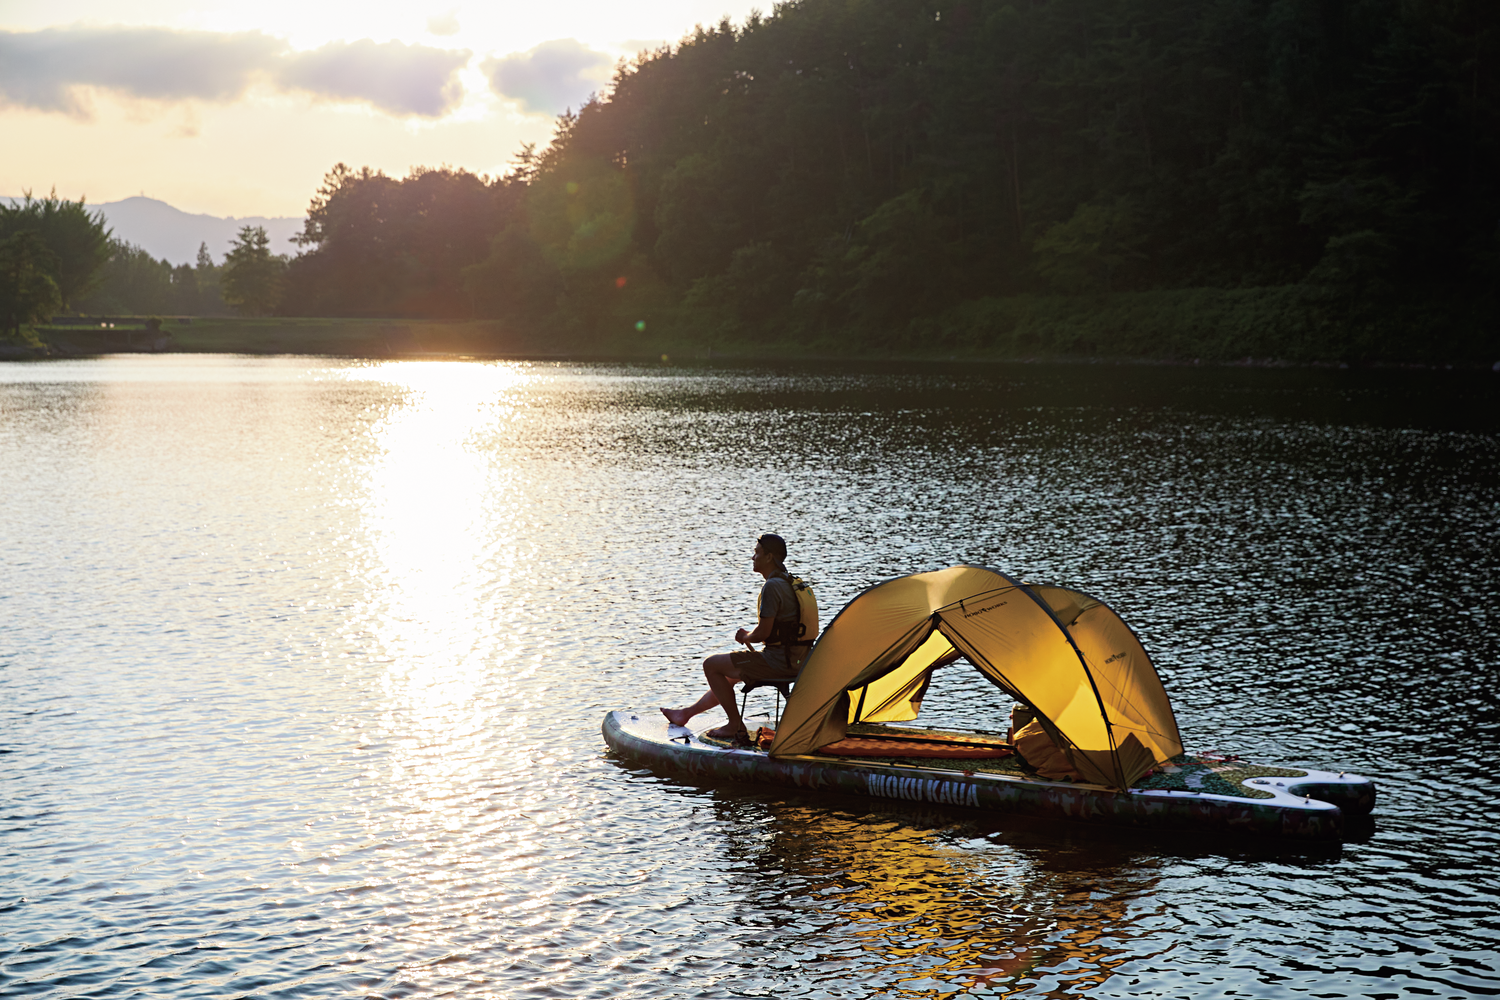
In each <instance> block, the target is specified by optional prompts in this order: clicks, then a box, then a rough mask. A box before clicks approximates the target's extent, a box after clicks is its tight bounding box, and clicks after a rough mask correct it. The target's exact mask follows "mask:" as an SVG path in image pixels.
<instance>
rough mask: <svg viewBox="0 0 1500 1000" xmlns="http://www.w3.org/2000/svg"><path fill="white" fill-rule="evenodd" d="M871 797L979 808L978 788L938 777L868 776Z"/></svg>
mask: <svg viewBox="0 0 1500 1000" xmlns="http://www.w3.org/2000/svg"><path fill="white" fill-rule="evenodd" d="M866 777H867V779H868V782H869V789H870V794H871V795H878V796H880V797H881V798H883V799H909V800H911V801H913V802H936V803H939V804H942V805H950V806H978V805H979V789H978V787H976V786H974V785H970V784H967V783H965V782H962V781H943V780H941V779H937V778H902V777H899V776H897V775H893V774H871V775H867V776H866Z"/></svg>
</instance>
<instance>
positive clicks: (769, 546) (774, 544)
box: [756, 533, 786, 562]
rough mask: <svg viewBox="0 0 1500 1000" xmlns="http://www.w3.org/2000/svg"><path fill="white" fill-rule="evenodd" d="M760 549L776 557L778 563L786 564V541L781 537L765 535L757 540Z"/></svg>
mask: <svg viewBox="0 0 1500 1000" xmlns="http://www.w3.org/2000/svg"><path fill="white" fill-rule="evenodd" d="M756 541H757V542H759V543H760V547H761V548H762V549H763V550H764V551H766V552H768V553H770V554H771V555H773V556H775V557H776V558H777V560H778V561H780V562H786V539H785V538H782V537H781V536H780V535H772V534H769V533H767V534H764V535H761V536H760V537H759V538H757V539H756Z"/></svg>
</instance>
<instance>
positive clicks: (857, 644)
mask: <svg viewBox="0 0 1500 1000" xmlns="http://www.w3.org/2000/svg"><path fill="white" fill-rule="evenodd" d="M959 657H963V658H964V659H967V660H968V661H969V662H970V663H972V664H973V665H974V666H975V667H976V668H978V670H979V672H980V673H982V674H984V676H985V677H987V678H988V679H989V680H990V681H991V682H993V683H994V684H995V685H997V686H998V687H1000V688H1001V689H1002V690H1004V691H1006V692H1008V693H1009V694H1010V695H1011V696H1012V697H1014V698H1015V699H1016V700H1017V701H1020V702H1023V703H1025V704H1027V705H1030V706H1031V707H1032V708H1033V709H1034V710H1035V712H1036V715H1037V718H1038V719H1039V720H1041V724H1042V726H1043V727H1044V728H1045V729H1046V730H1047V733H1048V735H1050V736H1051V737H1052V740H1053V742H1055V743H1056V744H1057V745H1058V746H1060V747H1062V748H1063V749H1064V750H1065V751H1066V753H1067V754H1068V757H1069V758H1070V759H1071V761H1072V762H1073V766H1074V767H1075V768H1076V769H1077V770H1078V771H1079V772H1080V773H1081V774H1082V775H1083V776H1084V777H1085V778H1087V779H1088V780H1089V781H1091V782H1095V783H1097V784H1101V785H1107V786H1110V787H1112V788H1121V789H1124V788H1128V787H1130V786H1131V784H1132V783H1133V782H1134V781H1135V780H1136V779H1137V778H1139V777H1140V776H1141V775H1142V774H1144V773H1145V772H1146V771H1148V770H1150V769H1151V767H1152V766H1153V765H1154V764H1156V763H1159V762H1164V761H1166V760H1167V759H1168V758H1170V757H1173V756H1176V755H1177V754H1179V753H1181V752H1182V740H1181V737H1180V736H1179V735H1178V732H1177V720H1176V718H1175V717H1174V716H1173V714H1172V705H1171V702H1170V701H1169V700H1168V698H1167V693H1166V690H1165V689H1164V688H1163V687H1162V683H1161V679H1160V678H1159V677H1158V676H1157V674H1156V668H1155V667H1154V666H1152V664H1151V659H1150V657H1148V656H1147V655H1146V651H1145V649H1144V648H1143V647H1142V646H1141V643H1140V640H1139V639H1137V638H1136V636H1135V633H1134V632H1132V631H1131V630H1130V628H1129V626H1127V625H1126V624H1125V623H1124V622H1123V621H1121V620H1120V617H1119V616H1118V615H1116V614H1115V613H1114V612H1113V611H1111V610H1110V609H1109V608H1108V607H1106V606H1105V605H1104V604H1102V603H1100V602H1099V601H1097V600H1095V599H1093V598H1092V597H1088V596H1087V595H1084V594H1080V593H1077V592H1076V591H1072V590H1066V589H1064V588H1062V587H1051V586H1044V585H1037V584H1022V583H1019V582H1017V581H1016V580H1012V579H1011V578H1010V577H1008V576H1006V575H1005V574H1003V573H999V572H997V571H995V570H992V569H987V568H985V567H983V566H954V567H951V568H949V569H944V570H937V571H935V572H931V573H917V574H914V575H912V576H903V577H899V578H897V579H895V580H888V581H886V582H885V583H881V584H877V585H875V586H874V587H871V588H870V589H869V590H866V591H865V592H864V593H862V594H860V595H859V596H858V597H856V598H855V599H854V600H852V601H850V602H849V604H848V605H846V606H845V607H844V609H843V610H842V611H840V612H839V614H838V616H837V617H835V618H834V620H833V621H832V622H831V623H830V624H829V625H828V628H827V629H825V630H824V632H823V634H822V636H821V637H820V638H819V639H818V643H817V645H816V646H814V647H813V650H812V653H811V654H810V655H809V657H808V659H807V663H806V664H805V665H804V666H803V668H802V673H801V676H800V677H799V678H798V680H797V684H796V687H795V688H794V689H793V690H792V695H791V698H790V699H789V700H788V702H787V706H786V711H785V713H784V714H783V716H782V718H781V722H780V725H779V726H778V727H777V732H776V739H775V741H774V742H773V743H772V744H771V755H772V756H773V757H775V756H787V755H792V754H804V753H811V752H814V751H816V750H817V749H818V748H819V747H822V746H827V745H828V744H830V743H833V742H836V741H838V740H840V739H842V738H843V737H844V734H845V732H846V730H847V727H848V725H850V724H851V723H856V722H858V723H871V722H898V721H904V720H908V719H914V718H916V717H917V713H918V711H919V710H920V707H921V700H922V696H923V694H924V693H925V691H926V689H927V684H928V681H929V679H930V677H931V674H932V671H933V670H934V669H936V668H937V667H940V666H944V665H946V664H949V663H953V662H954V661H955V660H957V659H958V658H959Z"/></svg>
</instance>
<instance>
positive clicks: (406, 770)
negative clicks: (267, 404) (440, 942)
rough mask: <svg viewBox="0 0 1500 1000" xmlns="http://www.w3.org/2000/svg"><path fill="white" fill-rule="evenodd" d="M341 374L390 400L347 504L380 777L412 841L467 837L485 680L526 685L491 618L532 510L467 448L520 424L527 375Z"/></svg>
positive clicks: (491, 464)
mask: <svg viewBox="0 0 1500 1000" xmlns="http://www.w3.org/2000/svg"><path fill="white" fill-rule="evenodd" d="M343 377H345V378H348V379H350V380H359V381H371V382H378V383H381V384H384V385H389V386H393V387H395V388H396V390H397V392H398V393H399V397H398V400H399V401H398V403H397V405H394V406H392V407H391V408H390V410H389V411H388V412H387V413H386V414H385V416H384V417H383V418H382V419H381V420H379V421H378V422H377V423H376V424H375V425H374V426H373V427H372V430H371V433H372V435H373V442H374V445H375V447H374V449H373V453H372V458H371V461H370V464H369V468H368V470H367V472H366V475H365V476H364V481H363V482H364V489H363V490H362V491H361V492H362V496H360V497H359V498H357V500H356V502H358V503H359V504H360V505H361V506H362V508H363V510H362V520H363V522H364V525H365V528H366V536H367V538H368V539H369V547H368V551H367V552H366V553H364V562H365V568H364V573H365V574H366V576H367V577H368V580H369V583H370V586H369V588H368V593H369V595H370V597H369V599H368V600H367V602H366V603H365V605H364V606H363V607H361V608H359V609H357V611H358V613H357V614H356V615H355V616H354V621H353V622H352V623H351V624H352V626H353V627H355V628H357V629H359V630H360V631H361V632H362V633H364V637H365V639H366V642H367V643H368V646H369V649H370V653H371V655H372V656H374V657H376V658H378V659H379V660H380V661H381V662H382V663H383V664H384V672H383V675H382V677H381V685H382V688H383V694H384V698H385V702H386V705H385V708H384V711H383V713H382V714H381V725H382V728H383V729H384V736H385V738H386V740H387V741H388V742H389V744H390V747H389V754H388V765H387V768H386V773H385V774H384V775H383V776H382V780H383V783H384V784H385V786H386V788H387V790H388V793H389V794H390V796H391V797H392V798H393V799H396V800H399V801H400V805H399V806H398V811H400V812H403V813H404V814H405V817H406V818H405V819H404V820H402V821H400V822H401V825H402V826H403V827H404V828H405V830H406V832H407V833H408V834H420V832H421V831H424V830H437V829H442V830H447V831H455V830H460V829H466V828H468V829H472V827H473V825H474V822H475V813H476V811H478V810H481V809H482V808H483V807H484V803H483V801H482V797H481V789H482V788H483V787H484V785H485V774H486V770H485V769H486V766H487V764H486V760H485V757H484V750H485V746H486V745H487V742H488V737H487V732H488V730H489V727H490V726H491V725H492V724H493V723H494V721H495V720H494V719H493V718H492V715H493V712H494V711H495V706H496V704H497V703H499V702H500V701H503V694H504V692H503V691H497V690H495V685H494V683H493V678H495V677H496V676H497V675H499V674H501V673H504V674H505V675H506V676H507V678H508V681H509V683H511V684H513V683H514V682H515V681H516V680H518V679H520V678H521V677H523V676H524V675H525V672H524V671H512V670H509V669H506V667H507V664H508V663H510V661H513V660H515V659H516V658H517V657H518V644H517V641H516V638H515V636H514V635H513V634H512V633H511V632H510V631H509V630H507V629H506V628H505V624H504V622H503V621H502V620H499V616H498V615H497V614H496V609H497V608H503V607H506V606H507V603H508V597H507V594H508V591H509V590H510V589H511V587H512V582H513V581H514V579H515V577H516V574H517V572H518V561H519V560H518V555H517V550H516V548H515V546H514V545H511V544H508V541H509V538H510V537H511V536H512V535H513V533H514V531H513V522H514V519H515V518H516V517H518V516H524V513H525V510H526V507H527V500H526V496H525V483H524V481H523V479H522V477H520V476H518V475H517V474H516V473H515V471H514V470H513V469H511V468H509V467H507V466H506V465H505V464H504V463H503V462H501V461H498V460H497V457H496V455H495V454H494V453H492V452H489V451H486V450H484V449H482V448H479V447H476V438H477V437H478V436H479V435H481V434H494V433H496V432H497V431H501V432H503V425H504V424H505V423H506V422H507V421H511V420H514V419H516V418H517V415H518V413H519V412H520V411H519V409H518V406H517V403H516V401H517V400H518V399H520V398H522V397H524V395H525V392H526V390H527V388H528V386H530V385H531V384H532V382H533V381H534V380H535V376H534V375H533V374H532V373H531V372H530V371H529V366H527V365H524V364H493V363H478V362H393V363H384V364H376V365H371V366H367V367H359V368H352V369H346V370H345V371H344V373H343ZM512 675H513V676H512ZM508 721H509V722H510V724H512V725H514V724H515V722H516V720H515V719H511V720H508Z"/></svg>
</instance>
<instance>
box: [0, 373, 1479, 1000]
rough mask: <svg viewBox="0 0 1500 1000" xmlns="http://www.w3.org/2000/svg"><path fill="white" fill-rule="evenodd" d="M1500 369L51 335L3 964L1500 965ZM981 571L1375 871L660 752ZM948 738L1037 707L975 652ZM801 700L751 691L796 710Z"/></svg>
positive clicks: (1198, 972)
mask: <svg viewBox="0 0 1500 1000" xmlns="http://www.w3.org/2000/svg"><path fill="white" fill-rule="evenodd" d="M1497 431H1500V376H1493V375H1490V374H1489V373H1455V372H1399V371H1374V372H1372V371H1333V370H1311V371H1310V370H1268V369H1212V370H1209V369H1191V368H1154V367H1104V366H1046V365H1003V366H956V365H955V366H919V365H906V366H897V365H889V366H883V365H842V366H841V365H833V364H827V365H811V366H803V367H801V368H794V367H773V366H759V367H757V366H748V365H747V366H740V367H727V366H724V367H705V366H700V367H667V366H654V365H653V366H634V367H632V366H607V365H583V364H552V363H545V364H543V363H501V362H465V361H400V362H364V361H342V360H328V359H316V358H269V359H262V358H239V357H212V356H178V357H171V356H168V357H144V356H129V357H113V358H100V359H91V360H79V361H64V362H49V363H25V364H22V363H7V364H0V537H3V542H4V544H3V547H0V580H3V586H0V796H3V799H4V801H3V811H0V816H3V819H0V994H4V995H6V996H45V997H55V998H64V997H70V998H71V997H94V996H99V997H130V996H150V997H208V996H212V997H303V996H306V997H496V998H511V997H562V998H585V997H590V998H592V997H600V998H604V997H609V998H615V997H629V998H656V997H712V998H717V997H726V998H727V997H779V998H790V997H821V998H846V997H847V998H856V997H857V998H876V997H902V998H906V997H941V998H949V997H967V996H1071V995H1080V994H1084V993H1087V994H1089V995H1090V996H1100V997H1124V996H1152V997H1158V996H1160V997H1283V996H1285V997H1372V998H1395V997H1433V996H1438V997H1463V996H1494V995H1496V994H1497V993H1500V969H1497V954H1500V917H1497V910H1500V875H1497V865H1496V858H1497V855H1500V834H1497V829H1500V809H1497V805H1496V803H1497V797H1500V780H1497V777H1496V755H1497V749H1500V713H1497V709H1496V704H1497V699H1496V696H1495V690H1494V689H1495V685H1496V683H1497V679H1500V638H1497V635H1500V437H1497ZM767 530H776V531H780V532H781V533H782V534H784V535H785V536H786V537H787V538H788V540H789V541H790V544H791V558H790V560H789V563H790V565H791V568H792V569H793V570H794V571H798V572H801V573H802V574H804V575H805V576H806V577H807V578H808V579H809V580H810V581H812V582H813V583H814V585H815V586H816V588H817V590H818V594H819V597H820V600H821V602H822V603H823V605H824V607H825V609H826V611H825V619H826V617H828V616H829V614H831V612H832V610H835V609H837V608H838V607H840V606H842V605H843V604H844V602H846V601H847V600H848V599H850V598H851V597H853V596H854V595H855V594H856V593H858V592H859V591H860V590H861V589H863V588H864V587H866V586H869V585H870V584H872V583H874V582H877V581H879V580H881V579H885V578H888V577H891V576H894V575H899V574H903V573H908V572H914V571H918V570H925V569H933V568H938V567H942V566H946V565H950V564H953V563H956V562H963V561H969V562H978V563H984V564H987V565H992V566H995V567H997V568H999V569H1002V570H1004V571H1006V572H1009V573H1012V574H1015V575H1019V576H1021V577H1023V578H1025V579H1030V580H1036V581H1041V582H1053V583H1060V584H1065V585H1067V586H1070V587H1074V588H1077V589H1081V590H1085V591H1088V592H1091V593H1093V594H1096V595H1098V596H1099V597H1101V598H1102V599H1104V600H1105V601H1107V602H1109V603H1110V604H1111V605H1112V606H1113V607H1114V608H1115V609H1116V610H1118V611H1119V612H1120V613H1121V614H1122V615H1123V617H1124V618H1125V619H1126V620H1127V621H1128V622H1130V623H1131V624H1132V625H1134V626H1135V627H1136V629H1137V630H1138V632H1139V633H1140V634H1141V637H1142V639H1143V640H1144V642H1145V643H1146V646H1147V648H1148V649H1149V650H1150V651H1151V652H1152V654H1153V656H1154V658H1155V660H1156V663H1157V665H1158V668H1159V669H1160V671H1161V673H1162V676H1163V678H1164V680H1165V683H1166V685H1167V689H1168V691H1169V692H1170V693H1171V695H1172V697H1173V701H1174V704H1175V706H1176V710H1177V717H1178V721H1179V724H1180V726H1181V729H1182V732H1183V736H1184V741H1185V742H1186V744H1187V745H1188V747H1189V748H1190V749H1196V750H1217V751H1223V752H1228V753H1238V754H1242V755H1244V756H1246V757H1247V758H1250V759H1253V760H1258V761H1264V762H1273V763H1291V764H1302V765H1313V766H1320V767H1331V768H1334V769H1338V770H1345V769H1347V770H1351V771H1355V772H1358V773H1361V774H1366V775H1369V776H1371V777H1373V778H1374V779H1375V780H1376V781H1377V782H1378V783H1379V787H1380V792H1379V794H1380V798H1379V801H1378V803H1377V806H1376V811H1375V819H1374V825H1373V829H1365V830H1357V831H1356V834H1357V835H1356V836H1355V837H1354V838H1353V839H1352V840H1351V841H1350V842H1348V843H1346V844H1345V845H1343V847H1342V848H1322V849H1295V848H1290V849H1288V848H1278V847H1275V846H1271V845H1260V844H1254V843H1244V842H1239V843H1235V842H1227V841H1223V842H1221V841H1217V840H1212V839H1208V838H1201V837H1196V838H1194V837H1187V838H1178V839H1172V838H1163V837H1149V836H1141V835H1132V834H1124V833H1120V832H1116V831H1111V830H1108V829H1105V828H1089V827H1080V826H1066V825H1062V826H1059V825H1048V824H1041V823H1034V822H1033V823H1027V822H1022V821H1015V820H1010V821H1007V820H1005V819H985V818H982V817H976V816H974V815H972V814H968V813H965V812H963V811H960V810H952V811H941V810H936V809H926V808H920V807H914V806H910V805H903V804H899V803H882V802H879V801H876V800H869V799H863V798H859V799H842V798H827V797H808V796H805V795H799V794H792V793H790V792H783V791H780V790H778V789H775V788H760V787H735V786H723V787H712V788H706V787H700V786H696V785H691V784H687V783H683V782H679V781H674V780H670V779H667V778H663V777H658V776H656V775H653V774H651V773H649V772H647V771H643V770H640V769H638V768H635V767H632V766H630V765H629V764H627V763H624V762H621V761H617V760H615V759H613V758H612V757H611V756H610V754H609V753H607V752H606V750H605V748H604V745H603V743H602V741H601V739H600V735H599V726H600V722H601V721H602V718H603V715H604V713H605V712H606V711H607V710H610V709H615V708H631V709H639V710H643V711H651V710H654V706H657V705H662V704H683V703H686V702H687V701H689V700H690V699H692V698H694V697H696V696H697V694H698V693H700V691H701V690H702V676H701V673H700V672H699V669H698V666H697V664H698V661H699V660H701V658H702V657H703V656H704V655H706V654H708V653H712V652H720V651H726V650H728V649H730V648H731V647H732V637H733V633H734V630H735V629H736V628H737V627H739V626H741V625H744V624H748V623H749V621H750V611H749V606H750V601H751V597H752V595H753V593H754V591H755V589H756V585H757V584H758V582H759V578H758V577H756V576H754V575H753V574H752V572H751V570H750V549H751V546H752V545H753V540H754V538H755V536H756V535H757V534H758V533H760V532H762V531H767ZM940 677H941V679H942V682H941V684H939V685H937V686H936V688H937V690H936V691H935V692H934V693H933V694H931V695H930V696H929V698H928V701H927V709H928V711H926V712H924V715H923V721H934V722H942V721H950V720H951V721H962V720H966V719H967V720H970V721H977V722H980V723H985V722H988V723H990V724H995V725H998V724H1000V723H999V719H1000V716H1001V715H1002V713H1004V712H1005V711H1006V710H1007V709H1008V707H1009V706H1008V702H1002V699H1000V698H999V697H998V695H997V694H996V693H995V692H994V691H993V689H988V688H987V686H984V685H978V686H976V685H974V684H971V683H967V678H968V675H966V674H963V673H961V672H960V671H958V670H956V669H955V670H953V671H948V672H946V673H945V674H943V675H940ZM759 698H760V695H759V694H757V695H756V696H754V698H753V699H752V712H754V711H757V710H759V711H764V710H767V709H769V708H770V707H771V706H770V703H769V698H767V700H766V702H765V703H761V702H759V701H757V700H755V699H759Z"/></svg>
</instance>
